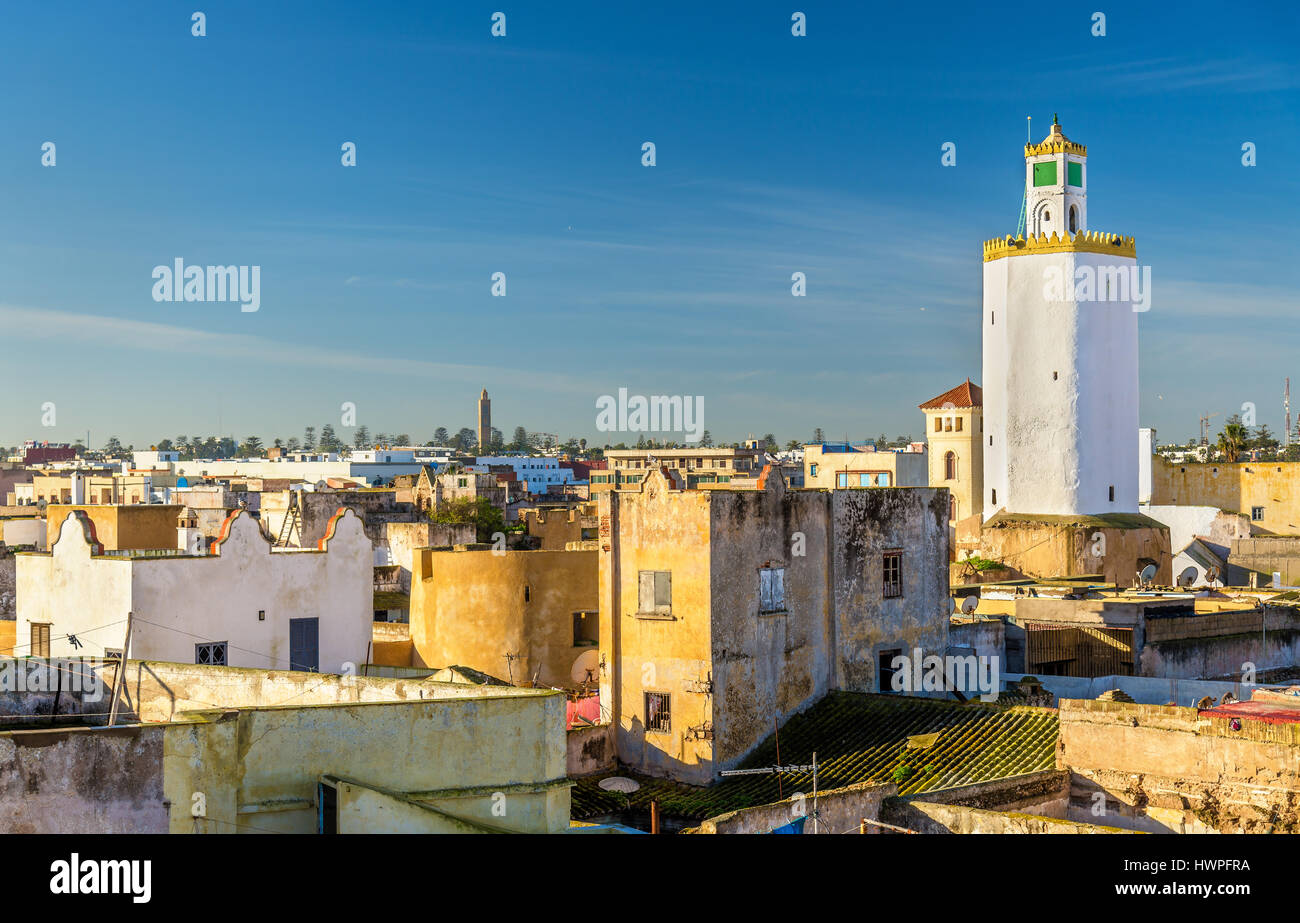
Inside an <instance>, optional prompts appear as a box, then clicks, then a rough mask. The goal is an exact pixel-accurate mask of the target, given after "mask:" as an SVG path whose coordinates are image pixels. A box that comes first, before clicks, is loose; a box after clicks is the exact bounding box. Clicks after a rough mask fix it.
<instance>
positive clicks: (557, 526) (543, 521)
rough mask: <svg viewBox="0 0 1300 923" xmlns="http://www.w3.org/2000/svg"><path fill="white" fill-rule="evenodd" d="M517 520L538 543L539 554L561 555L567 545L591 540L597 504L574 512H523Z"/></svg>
mask: <svg viewBox="0 0 1300 923" xmlns="http://www.w3.org/2000/svg"><path fill="white" fill-rule="evenodd" d="M519 518H520V519H522V520H523V521H524V524H525V526H526V527H527V529H528V534H529V535H530V536H532V537H533V538H536V539H539V540H540V541H541V546H540V547H541V550H542V551H563V550H564V548H565V546H566V545H567V544H568V543H569V542H581V541H584V540H588V539H589V538H594V535H595V530H596V504H594V503H591V504H585V505H583V506H581V507H577V508H573V509H556V508H551V509H531V510H523V511H522V512H521V513H520V514H519Z"/></svg>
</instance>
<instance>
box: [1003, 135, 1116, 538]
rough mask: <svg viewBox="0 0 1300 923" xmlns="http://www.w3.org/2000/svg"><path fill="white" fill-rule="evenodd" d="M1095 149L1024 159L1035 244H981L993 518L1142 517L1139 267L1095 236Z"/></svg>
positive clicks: (1056, 144)
mask: <svg viewBox="0 0 1300 923" xmlns="http://www.w3.org/2000/svg"><path fill="white" fill-rule="evenodd" d="M1087 157H1088V149H1087V148H1086V147H1084V146H1083V145H1081V144H1075V143H1074V142H1073V141H1071V140H1069V139H1068V138H1067V137H1065V135H1064V133H1062V131H1061V126H1060V125H1059V124H1057V123H1056V121H1055V120H1053V123H1052V132H1051V134H1049V135H1048V136H1047V137H1046V138H1045V139H1043V141H1042V142H1041V143H1040V144H1028V145H1026V146H1025V184H1026V185H1025V200H1026V212H1025V221H1026V226H1027V236H1026V238H1012V237H1010V236H1007V237H1005V238H1001V239H998V240H991V241H988V242H986V243H985V244H984V317H983V321H982V323H983V326H982V329H983V340H984V439H983V442H984V445H983V450H984V494H985V496H984V518H985V519H988V518H990V517H991V516H993V515H994V514H996V513H997V512H998V511H999V510H1005V511H1006V512H1008V513H1029V514H1052V515H1078V514H1097V513H1125V512H1137V502H1138V497H1137V494H1138V459H1137V455H1136V453H1135V452H1134V449H1133V447H1134V446H1135V445H1137V442H1138V353H1137V314H1135V313H1134V310H1133V299H1134V296H1135V293H1136V290H1135V286H1136V284H1137V282H1138V281H1139V280H1138V278H1137V253H1136V246H1135V243H1134V240H1133V238H1132V237H1120V236H1119V235H1115V234H1102V233H1097V232H1093V231H1089V230H1088V210H1087V208H1088V206H1087V186H1086V183H1087V178H1088V177H1087V169H1088V168H1087Z"/></svg>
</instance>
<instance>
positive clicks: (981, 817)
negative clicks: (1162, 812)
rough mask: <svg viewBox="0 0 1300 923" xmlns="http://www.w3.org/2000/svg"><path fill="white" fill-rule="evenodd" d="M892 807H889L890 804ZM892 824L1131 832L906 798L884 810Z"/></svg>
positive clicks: (941, 829)
mask: <svg viewBox="0 0 1300 923" xmlns="http://www.w3.org/2000/svg"><path fill="white" fill-rule="evenodd" d="M891 807H892V806H891ZM887 816H888V817H890V818H891V819H892V822H893V823H896V824H898V826H900V827H907V828H908V829H909V830H915V831H916V832H917V833H1074V834H1079V833H1133V832H1134V831H1132V830H1124V829H1121V828H1119V827H1103V826H1098V825H1096V824H1091V823H1087V822H1083V821H1077V820H1064V819H1061V818H1056V817H1039V816H1036V815H1033V814H1025V813H1019V812H1016V813H1004V812H1000V811H985V810H983V809H982V808H968V807H964V806H961V805H949V804H931V803H929V802H926V801H908V802H903V803H901V804H900V805H899V806H898V807H897V808H894V809H893V810H890V811H888V812H887Z"/></svg>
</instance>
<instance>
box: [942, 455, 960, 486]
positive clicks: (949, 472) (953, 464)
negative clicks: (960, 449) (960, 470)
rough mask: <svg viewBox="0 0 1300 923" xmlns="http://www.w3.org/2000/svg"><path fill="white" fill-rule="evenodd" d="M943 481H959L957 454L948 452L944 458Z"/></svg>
mask: <svg viewBox="0 0 1300 923" xmlns="http://www.w3.org/2000/svg"><path fill="white" fill-rule="evenodd" d="M943 479H944V480H945V481H955V480H957V453H956V452H948V453H945V454H944V456H943Z"/></svg>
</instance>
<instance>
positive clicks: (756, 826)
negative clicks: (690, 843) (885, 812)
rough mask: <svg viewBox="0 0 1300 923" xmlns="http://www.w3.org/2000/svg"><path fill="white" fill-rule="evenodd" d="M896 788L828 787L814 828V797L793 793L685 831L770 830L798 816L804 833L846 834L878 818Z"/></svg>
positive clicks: (877, 830) (867, 784)
mask: <svg viewBox="0 0 1300 923" xmlns="http://www.w3.org/2000/svg"><path fill="white" fill-rule="evenodd" d="M897 791H898V786H896V785H894V784H893V783H888V784H885V785H877V784H875V783H871V782H863V783H861V784H858V785H847V786H845V787H844V788H833V789H827V790H826V791H824V792H818V793H817V824H816V829H815V830H814V829H813V828H814V825H813V822H812V812H813V798H812V793H811V792H803V793H799V794H795V795H792V796H791V797H790V798H787V799H786V800H785V801H778V802H776V803H775V804H764V805H759V806H758V807H755V808H742V809H741V810H739V811H730V812H728V813H726V814H719V815H718V816H717V817H710V818H709V819H708V820H706V821H703V822H702V823H701V824H700V825H699V826H698V827H695V828H693V829H691V830H688V831H684V832H686V833H771V832H772V831H773V830H775V829H776V828H777V827H782V826H784V825H786V824H789V823H793V822H794V821H795V820H797V819H798V818H800V817H805V818H807V819H806V820H805V821H804V827H803V832H804V833H806V834H810V833H823V834H826V833H829V834H845V833H856V832H858V830H859V829H860V828H861V827H862V826H863V825H862V820H863V818H866V819H867V820H879V819H880V805H881V803H882V802H883V801H884V800H885V799H886V798H892V797H893V796H894V795H895V793H896V792H897ZM866 832H867V833H880V832H881V830H880V828H879V827H873V826H871V825H870V824H868V825H867V826H866Z"/></svg>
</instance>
